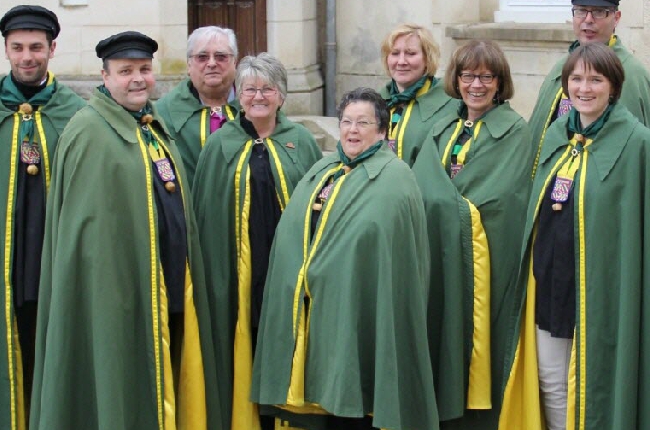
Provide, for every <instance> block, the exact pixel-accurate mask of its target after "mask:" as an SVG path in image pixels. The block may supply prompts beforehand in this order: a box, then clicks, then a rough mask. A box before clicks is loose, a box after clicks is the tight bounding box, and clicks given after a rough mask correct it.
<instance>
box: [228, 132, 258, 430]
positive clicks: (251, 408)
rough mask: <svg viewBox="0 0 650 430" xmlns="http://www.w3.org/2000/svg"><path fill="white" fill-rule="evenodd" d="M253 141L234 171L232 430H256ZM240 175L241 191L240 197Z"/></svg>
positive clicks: (247, 145) (245, 146)
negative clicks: (247, 164)
mask: <svg viewBox="0 0 650 430" xmlns="http://www.w3.org/2000/svg"><path fill="white" fill-rule="evenodd" d="M252 147H253V141H252V140H249V141H248V142H246V144H245V145H244V150H243V151H242V153H241V155H240V156H239V160H238V161H237V168H236V170H235V243H236V245H237V298H238V300H237V301H238V305H237V324H236V326H235V341H234V349H233V367H234V369H233V393H232V420H231V428H232V430H237V429H251V430H259V429H260V422H259V413H258V411H257V405H256V404H254V403H252V402H251V401H250V400H249V397H250V387H251V383H252V368H253V345H252V329H251V283H252V280H251V273H252V271H251V258H252V257H251V247H250V236H249V231H248V227H249V225H248V224H249V220H248V216H249V214H250V203H251V202H250V169H248V168H246V167H245V162H246V160H247V159H248V157H249V155H250V153H251V152H252ZM242 175H243V176H244V181H243V182H244V184H243V186H244V190H243V196H242V189H241V188H242Z"/></svg>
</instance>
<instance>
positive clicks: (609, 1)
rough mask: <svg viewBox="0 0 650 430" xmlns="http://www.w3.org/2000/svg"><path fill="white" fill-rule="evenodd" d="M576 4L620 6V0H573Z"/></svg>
mask: <svg viewBox="0 0 650 430" xmlns="http://www.w3.org/2000/svg"><path fill="white" fill-rule="evenodd" d="M571 3H572V4H574V5H576V6H597V7H618V3H619V0H571Z"/></svg>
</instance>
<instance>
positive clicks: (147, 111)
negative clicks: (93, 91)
mask: <svg viewBox="0 0 650 430" xmlns="http://www.w3.org/2000/svg"><path fill="white" fill-rule="evenodd" d="M97 89H98V90H99V92H100V93H102V94H104V95H105V96H106V97H109V98H110V99H111V100H113V101H115V99H114V98H113V96H112V95H111V92H110V91H109V89H108V88H106V85H103V84H102V85H100V86H99V87H97ZM116 103H117V102H116ZM122 107H124V106H122ZM124 110H125V111H127V112H128V113H129V114H130V115H131V116H132V117H133V118H135V120H136V122H137V123H138V125H141V123H142V117H143V116H145V115H151V113H152V112H153V110H152V109H151V105H150V104H149V102H147V104H146V105H144V107H143V108H142V109H140V110H139V111H137V112H133V111H130V110H128V109H127V108H124ZM140 130H141V131H142V135H143V136H144V139H145V141H146V142H147V144H148V145H153V147H154V148H156V149H158V141H157V140H156V139H155V138H154V136H153V133H151V125H150V124H148V125H147V127H140Z"/></svg>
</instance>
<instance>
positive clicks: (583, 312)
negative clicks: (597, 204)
mask: <svg viewBox="0 0 650 430" xmlns="http://www.w3.org/2000/svg"><path fill="white" fill-rule="evenodd" d="M589 143H591V140H587V143H586V144H585V148H586V147H587V145H589ZM582 153H584V157H582V163H581V169H580V194H579V196H580V197H579V199H580V200H579V203H578V236H579V240H580V253H579V255H580V260H579V264H580V266H579V267H580V269H579V273H580V280H579V282H580V284H579V293H580V295H579V297H580V302H579V306H578V310H579V312H580V318H579V319H578V321H577V322H579V324H580V336H579V337H580V343H579V346H580V348H579V357H578V358H579V360H580V380H579V387H580V394H579V399H580V403H579V404H580V411H579V426H578V429H579V430H584V428H585V419H586V410H587V406H586V405H587V375H586V374H587V263H586V259H587V249H586V246H585V188H586V187H585V179H586V177H587V159H588V158H589V153H588V152H587V151H583V152H582ZM578 156H580V155H578Z"/></svg>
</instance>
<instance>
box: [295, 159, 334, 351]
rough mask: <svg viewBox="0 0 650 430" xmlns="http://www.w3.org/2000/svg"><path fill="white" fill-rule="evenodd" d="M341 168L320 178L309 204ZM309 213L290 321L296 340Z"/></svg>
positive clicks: (306, 251)
mask: <svg viewBox="0 0 650 430" xmlns="http://www.w3.org/2000/svg"><path fill="white" fill-rule="evenodd" d="M342 167H343V163H339V165H338V166H337V167H334V168H332V169H330V170H328V171H327V172H326V173H325V175H324V176H323V177H322V178H321V180H320V181H319V182H318V184H317V186H316V188H315V189H314V192H313V193H312V194H311V197H310V199H309V201H310V202H314V201H315V200H316V196H317V195H318V193H319V192H320V191H321V189H322V188H323V186H324V185H325V182H326V181H327V180H328V179H329V178H330V176H332V175H333V174H334V172H336V171H337V170H340V169H341V168H342ZM311 211H312V207H311V205H307V211H306V213H305V224H304V228H303V236H302V237H303V244H302V267H301V268H300V271H299V272H298V280H297V281H296V286H295V288H294V294H293V311H292V315H293V316H292V321H293V326H292V329H293V338H294V340H296V336H297V332H296V330H297V329H298V309H299V307H300V286H301V285H302V280H303V278H304V276H305V263H306V262H307V257H308V254H307V253H308V251H309V242H310V237H311V234H310V230H311Z"/></svg>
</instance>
